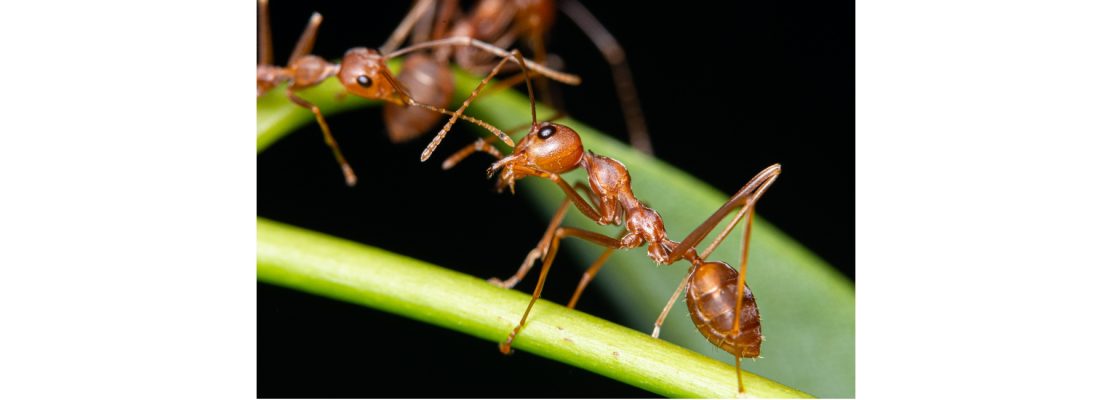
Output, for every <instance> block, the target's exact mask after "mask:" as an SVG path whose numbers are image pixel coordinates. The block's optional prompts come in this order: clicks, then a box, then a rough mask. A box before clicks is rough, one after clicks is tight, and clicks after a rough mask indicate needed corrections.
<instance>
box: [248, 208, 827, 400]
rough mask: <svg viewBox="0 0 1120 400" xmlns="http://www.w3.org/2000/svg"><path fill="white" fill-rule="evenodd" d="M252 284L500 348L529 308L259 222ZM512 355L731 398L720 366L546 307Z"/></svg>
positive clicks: (411, 265) (787, 393)
mask: <svg viewBox="0 0 1120 400" xmlns="http://www.w3.org/2000/svg"><path fill="white" fill-rule="evenodd" d="M257 278H258V279H259V280H261V281H264V282H268V283H272V284H276V285H280V286H285V287H288V288H292V289H296V290H300V291H305V292H309V293H315V294H318V295H321V296H325V297H329V298H333V299H337V300H341V301H346V302H351V303H355V304H360V305H364V306H368V307H373V308H377V309H380V310H385V311H388V312H392V313H395V314H399V315H402V316H405V317H409V318H413V319H417V320H420V321H423V322H427V323H431V324H434V325H438V326H442V327H444V328H447V329H452V330H455V331H459V332H463V333H466V334H469V335H472V336H476V337H478V338H481V339H483V340H487V341H491V342H494V343H497V342H498V341H499V340H504V338H505V337H506V335H507V334H508V333H509V331H510V330H511V329H512V328H513V327H514V325H515V324H516V323H517V321H518V319H519V318H520V316H521V314H522V312H523V311H524V309H525V305H526V304H528V302H529V296H528V295H526V294H524V293H521V292H518V291H515V290H506V289H501V288H498V287H495V286H493V285H490V284H489V283H487V282H485V281H483V280H481V279H478V278H475V277H472V276H469V275H465V274H461V273H458V272H454V271H451V270H448V269H444V268H440V267H437V266H434V265H430V264H427V263H424V262H422V261H418V260H414V259H411V258H408V257H404V256H401V255H397V254H393V253H390V252H387V251H384V250H381V249H377V248H373V247H369V246H365V245H361V244H358V243H354V242H350V241H346V240H343V239H338V238H335V237H331V236H328V235H324V234H321V233H316V232H312V231H308V230H304V229H301V228H296V227H292V226H288V225H284V224H281V223H278V222H273V221H270V220H267V219H262V218H258V220H257ZM370 345H371V346H390V345H395V344H390V343H370ZM416 345H424V344H416ZM514 348H517V349H522V350H525V351H529V352H532V353H534V354H538V355H541V356H543V357H547V358H550V359H553V360H556V361H560V362H564V363H567V364H570V365H574V366H577V367H580V368H584V369H586V370H589V371H592V372H595V373H598V374H601V375H603V376H607V377H610V378H613V379H617V380H619V381H622V382H626V383H628V384H631V385H634V386H637V387H640V388H643V389H645V390H649V391H651V392H654V393H658V394H661V395H665V396H671V397H733V396H735V394H736V390H737V389H736V388H737V384H736V380H735V371H734V369H733V367H730V366H728V365H727V364H724V363H722V362H719V361H716V360H713V359H710V358H708V357H704V356H702V355H700V354H697V353H695V352H692V351H690V350H687V349H684V348H681V347H679V346H677V345H675V344H672V343H669V342H666V341H664V340H658V339H653V338H651V337H650V336H649V335H648V334H644V333H640V332H636V331H633V330H630V329H628V328H625V327H622V326H619V325H615V324H612V323H610V322H607V321H604V320H601V319H599V318H596V317H593V316H590V315H587V314H584V313H581V312H579V311H574V310H569V309H567V308H565V307H563V306H559V305H556V304H553V303H550V302H547V301H538V302H537V303H536V305H535V306H534V308H533V313H532V314H531V315H530V317H529V322H528V324H527V325H526V326H525V329H524V330H522V332H521V333H520V334H519V336H518V337H517V340H515V341H514ZM494 351H498V349H497V345H495V346H494ZM743 382H744V385H746V387H747V395H748V396H751V397H765V398H791V397H793V398H803V397H809V395H808V394H806V393H803V392H800V391H797V390H795V389H792V388H789V387H785V386H783V385H781V384H779V383H776V382H774V381H771V380H769V379H766V378H762V377H759V376H757V375H754V374H750V373H747V372H744V373H743Z"/></svg>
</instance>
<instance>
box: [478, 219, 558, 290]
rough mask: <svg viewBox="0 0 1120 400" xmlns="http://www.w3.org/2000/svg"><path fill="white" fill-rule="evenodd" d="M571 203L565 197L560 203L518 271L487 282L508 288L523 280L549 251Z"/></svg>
mask: <svg viewBox="0 0 1120 400" xmlns="http://www.w3.org/2000/svg"><path fill="white" fill-rule="evenodd" d="M571 204H572V202H571V200H568V199H564V201H562V202H561V203H560V208H559V209H557V210H556V213H555V214H553V215H552V219H551V220H549V222H548V228H546V230H545V232H544V236H543V237H541V240H540V241H539V242H537V245H536V247H533V249H532V250H530V251H529V254H527V255H525V260H524V261H522V262H521V267H518V268H517V272H516V273H514V274H513V276H511V277H509V278H508V279H505V280H502V279H498V278H496V277H495V278H490V279H489V280H487V282H490V283H491V284H493V285H495V286H500V287H503V288H506V289H509V288H511V287H513V286H514V285H517V283H518V282H521V280H522V279H524V278H525V275H526V274H528V273H529V270H530V269H532V268H533V264H535V263H536V262H537V260H539V259H540V257H541V255H543V254H547V253H548V246H549V244H550V243H552V236H553V235H554V234H555V233H556V229H557V228H558V227H559V226H560V222H561V221H563V220H564V216H565V215H567V214H568V206H569V205H571Z"/></svg>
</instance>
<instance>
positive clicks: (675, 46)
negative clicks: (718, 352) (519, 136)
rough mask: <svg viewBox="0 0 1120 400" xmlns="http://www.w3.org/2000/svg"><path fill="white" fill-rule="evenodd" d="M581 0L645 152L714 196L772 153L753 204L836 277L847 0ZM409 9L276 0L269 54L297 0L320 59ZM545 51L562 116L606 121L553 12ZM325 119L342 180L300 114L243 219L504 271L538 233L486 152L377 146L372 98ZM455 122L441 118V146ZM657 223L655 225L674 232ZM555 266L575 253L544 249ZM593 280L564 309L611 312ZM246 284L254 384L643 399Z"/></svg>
mask: <svg viewBox="0 0 1120 400" xmlns="http://www.w3.org/2000/svg"><path fill="white" fill-rule="evenodd" d="M586 6H587V7H588V8H589V9H590V10H591V11H592V12H593V13H594V14H595V15H596V16H597V17H598V18H599V19H600V20H601V21H602V22H603V24H604V25H606V26H607V28H608V29H610V30H611V31H612V33H614V34H615V35H616V37H617V38H618V40H619V41H620V42H621V43H622V44H623V46H624V47H625V49H626V51H627V55H628V58H629V60H630V65H631V67H632V68H633V69H634V71H633V73H634V77H635V82H636V84H637V87H638V91H639V94H640V95H641V99H642V107H643V109H644V110H645V113H646V118H647V122H648V124H649V126H650V133H651V135H652V140H653V143H654V147H655V150H656V152H657V156H658V157H660V158H661V159H663V160H665V161H667V162H669V163H670V164H673V165H675V166H678V167H680V168H682V169H683V170H685V171H687V172H689V173H690V174H692V175H694V176H696V177H697V178H699V179H701V180H703V181H706V182H708V183H710V184H712V185H713V186H715V187H717V188H719V189H720V190H722V191H724V192H726V193H731V192H734V191H735V190H737V189H738V188H739V187H740V186H741V185H743V184H744V183H746V181H747V179H749V178H750V177H751V176H753V175H754V173H756V172H757V171H758V170H760V169H761V168H763V167H765V166H767V165H769V164H771V163H774V162H780V163H782V166H783V173H782V177H781V179H780V180H779V181H778V182H777V183H776V184H775V186H774V187H773V188H772V189H771V190H770V191H769V192H767V195H766V198H765V200H764V201H763V202H762V203H760V207H759V214H760V215H763V216H764V217H766V218H767V219H768V220H770V221H771V222H773V223H774V224H775V225H777V226H778V227H779V228H781V229H782V230H783V231H785V232H786V233H788V234H789V235H790V236H792V237H793V238H795V239H796V240H798V241H799V242H801V243H802V244H804V245H805V246H807V247H808V248H810V249H812V250H813V251H814V252H815V253H817V254H818V255H820V256H821V257H822V258H824V259H825V260H826V261H828V262H829V263H830V264H832V265H833V266H835V267H836V268H838V269H839V270H840V271H841V272H843V273H844V274H846V275H847V276H849V277H852V278H853V279H854V276H855V239H854V238H855V134H854V132H855V48H854V39H855V31H854V23H855V8H854V4H853V3H850V2H821V3H820V4H816V3H803V2H762V3H755V2H726V3H719V4H712V3H697V4H696V5H694V6H684V5H683V4H676V5H672V6H669V5H666V3H662V2H614V1H611V2H587V4H586ZM408 7H409V3H408V2H407V1H377V2H324V3H323V4H317V3H314V2H299V3H298V4H290V3H286V2H275V3H274V4H272V5H271V8H272V9H271V10H270V11H271V12H270V14H271V16H272V28H273V43H274V45H275V46H276V48H275V50H274V51H275V55H276V58H277V59H278V60H286V59H287V56H288V52H289V51H290V50H291V47H292V46H293V45H294V43H295V41H296V39H297V37H298V36H299V34H300V32H301V31H302V29H303V27H304V25H305V24H306V22H307V19H308V17H309V16H310V15H311V13H312V12H313V11H319V12H320V13H322V14H323V16H324V21H323V25H322V28H321V30H320V33H319V39H318V41H317V42H316V46H315V50H314V53H315V54H319V55H322V56H324V57H327V58H331V59H334V58H338V57H340V56H341V55H342V54H343V52H345V50H346V49H347V48H350V47H355V46H367V47H378V46H380V44H381V43H382V42H383V41H384V40H385V38H387V37H388V34H389V32H391V31H392V29H393V28H394V27H395V26H396V23H397V22H398V21H399V19H400V18H401V17H402V16H403V15H404V14H405V13H406V12H407V9H408ZM246 23H248V21H246ZM549 51H550V52H552V53H555V54H558V55H560V56H561V57H562V58H563V59H564V61H565V63H566V65H565V69H566V70H567V71H569V72H573V73H576V74H579V75H580V76H581V77H582V78H583V79H584V83H583V85H582V86H580V87H574V88H573V87H564V88H563V95H564V101H565V104H566V107H567V109H568V111H569V113H570V114H571V115H572V116H573V117H575V118H577V119H580V120H582V121H584V122H586V123H588V124H590V125H592V126H595V127H598V128H600V129H601V130H603V131H605V132H614V133H616V137H618V138H624V137H625V133H624V132H625V126H624V123H623V119H622V117H621V113H620V112H619V106H618V104H617V100H616V97H615V93H614V86H613V83H612V82H611V80H610V79H611V77H610V73H609V68H608V66H607V64H606V63H605V62H604V61H603V60H602V58H601V57H600V56H599V54H598V52H597V51H596V50H595V47H594V46H593V45H592V44H591V43H590V41H588V39H587V38H586V37H585V36H584V35H583V34H582V33H581V32H580V31H579V30H578V29H577V28H576V27H575V25H574V24H572V23H571V21H569V20H568V19H566V17H564V16H563V15H558V17H557V23H556V27H555V29H554V30H553V33H552V36H551V39H550V48H549ZM328 122H329V123H330V124H331V127H332V129H333V131H334V133H335V136H336V137H337V138H338V141H339V143H340V145H341V146H342V149H343V151H344V152H345V154H346V155H347V156H348V157H349V159H350V161H351V163H352V165H353V166H354V168H355V171H356V172H357V174H358V176H359V185H358V187H356V188H347V187H346V186H345V185H344V184H343V182H342V178H341V174H340V173H339V170H338V166H337V164H335V163H334V159H333V158H332V157H331V156H330V153H329V151H328V150H327V148H326V147H325V146H324V145H323V144H322V139H321V138H322V136H321V134H320V133H319V130H318V127H317V126H314V125H308V126H307V127H305V128H303V129H300V130H299V131H297V132H295V133H294V134H292V135H290V136H288V137H286V138H285V139H283V140H280V141H279V142H277V143H276V144H275V145H273V146H272V147H271V148H269V149H268V150H267V151H265V152H263V153H261V154H260V155H259V156H258V158H257V164H258V165H257V168H258V172H257V176H258V214H259V215H260V216H263V217H267V218H271V219H274V220H278V221H281V222H286V223H290V224H294V225H298V226H302V227H306V228H309V229H313V230H318V231H322V232H327V233H330V234H332V235H336V236H340V237H344V238H348V239H351V240H356V241H359V242H363V243H368V244H371V245H375V246H378V247H382V248H385V249H389V250H392V251H395V252H399V253H403V254H407V255H410V256H413V257H416V258H420V259H423V260H426V261H430V262H433V263H435V264H437V265H443V266H447V267H452V268H456V269H458V270H461V271H463V272H466V273H469V274H472V275H475V276H478V277H482V278H487V277H490V276H502V277H505V276H508V275H509V274H510V273H512V272H513V271H514V269H516V266H517V265H519V264H520V261H521V259H522V258H523V257H524V255H525V253H526V252H527V251H528V250H529V249H530V248H531V247H532V246H533V245H534V244H535V242H536V240H537V239H538V238H539V237H540V235H541V234H543V231H544V225H545V223H544V221H543V220H542V218H540V216H539V215H538V214H536V213H535V211H534V210H533V209H532V208H531V206H530V205H529V204H528V203H527V202H524V201H522V200H521V199H518V198H516V197H514V196H509V195H508V193H507V194H501V195H499V194H496V193H494V192H493V190H492V185H491V184H490V183H489V181H486V180H485V176H484V174H483V170H484V169H485V167H486V165H487V162H488V160H486V159H485V158H484V157H476V158H473V159H471V160H468V161H467V162H465V163H464V164H462V165H461V166H460V167H458V168H456V169H455V170H452V171H449V172H444V171H441V170H440V169H439V166H438V162H429V163H425V164H420V163H419V162H417V159H418V155H419V154H420V151H421V150H422V149H423V146H424V145H425V144H426V143H427V138H428V137H430V136H426V137H425V138H424V139H421V140H418V141H415V142H412V143H408V144H404V145H392V144H390V143H389V142H388V140H387V138H386V136H385V129H384V125H383V124H382V122H381V110H380V109H378V108H370V109H364V110H359V111H355V112H350V113H346V114H343V115H337V116H333V117H330V118H329V119H328ZM461 132H462V131H460V133H461ZM471 139H472V137H470V135H463V134H459V135H456V134H454V133H453V134H452V135H450V137H449V139H448V140H447V141H446V142H445V144H444V145H443V147H441V149H440V152H441V153H444V154H446V153H447V152H449V151H450V149H455V148H458V147H459V146H460V145H462V144H465V143H467V142H468V141H470V140H471ZM434 158H435V159H436V160H439V159H441V157H440V153H437V155H436V156H435V157H434ZM637 195H638V196H639V198H640V197H642V194H641V193H637ZM667 227H668V229H669V231H670V235H671V236H672V235H674V234H673V232H684V231H687V230H688V229H691V227H674V226H673V225H671V222H669V221H667ZM681 234H683V233H677V234H676V235H681ZM488 238H502V240H499V241H494V240H492V239H488ZM557 265H558V266H568V265H581V264H579V263H574V262H572V261H570V259H568V258H567V257H565V255H564V254H561V256H560V258H558V260H557ZM495 266H498V267H497V269H495ZM580 273H582V269H581V268H564V267H559V268H555V269H553V272H552V273H551V274H550V277H549V288H550V289H548V290H546V291H545V293H544V297H545V298H547V299H551V300H554V301H563V300H566V299H567V296H568V295H569V294H570V291H571V288H574V287H575V284H576V282H578V279H579V274H580ZM518 289H519V290H525V288H523V287H520V286H519V287H518ZM600 290H605V289H604V288H600V287H596V286H595V285H592V289H590V290H589V291H588V293H587V294H586V295H585V297H584V299H583V300H581V302H580V309H581V310H584V311H586V312H588V313H591V314H594V315H598V316H601V317H603V318H606V319H608V320H614V321H618V320H620V318H618V314H617V313H618V311H617V310H615V309H614V308H612V307H611V306H610V305H609V304H608V303H606V302H605V301H604V300H603V296H602V295H601V293H600V292H599V291H600ZM257 291H258V297H257V299H258V306H257V307H258V316H257V318H258V321H257V323H258V334H257V335H258V348H257V351H258V380H257V383H258V395H259V396H261V397H634V396H638V397H649V396H651V394H650V393H647V392H644V391H641V390H638V389H635V388H632V387H630V386H628V385H625V384H621V383H618V382H615V381H613V380H610V379H607V378H603V377H600V376H598V375H595V374H592V373H588V372H585V371H583V370H580V369H578V368H574V367H569V366H567V365H564V364H560V363H556V362H553V361H549V360H545V359H541V358H539V357H536V356H534V355H532V354H528V353H525V352H517V353H516V354H514V355H513V356H511V357H506V356H502V355H501V354H500V353H499V352H498V351H497V345H496V344H495V343H489V342H485V341H482V340H478V339H475V338H473V337H470V336H466V335H463V334H460V333H456V332H451V331H448V330H445V329H442V328H435V327H432V326H430V325H427V324H423V323H418V322H414V321H411V320H408V319H405V318H402V317H398V316H394V315H389V314H385V313H382V312H379V311H374V310H369V309H365V308H362V307H357V306H352V305H349V304H345V303H340V302H335V301H332V300H326V299H322V298H319V297H315V296H311V295H306V294H302V293H299V292H295V291H290V290H287V289H282V288H278V287H275V286H271V285H267V284H259V283H258V284H257ZM640 329H644V327H642V328H640Z"/></svg>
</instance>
